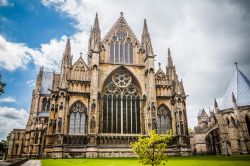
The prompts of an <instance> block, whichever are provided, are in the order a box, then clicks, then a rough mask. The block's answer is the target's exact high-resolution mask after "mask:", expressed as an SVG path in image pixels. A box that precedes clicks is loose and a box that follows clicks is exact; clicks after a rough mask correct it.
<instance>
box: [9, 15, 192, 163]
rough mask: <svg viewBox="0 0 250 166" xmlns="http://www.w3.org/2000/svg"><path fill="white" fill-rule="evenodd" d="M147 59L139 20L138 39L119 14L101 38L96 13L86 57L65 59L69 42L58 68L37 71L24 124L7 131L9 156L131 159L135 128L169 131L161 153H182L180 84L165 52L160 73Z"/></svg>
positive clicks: (149, 52)
mask: <svg viewBox="0 0 250 166" xmlns="http://www.w3.org/2000/svg"><path fill="white" fill-rule="evenodd" d="M154 61H155V55H154V53H153V47H152V45H151V39H150V35H149V32H148V28H147V23H146V20H145V21H144V28H143V33H142V39H141V41H139V40H138V39H137V38H136V36H135V35H134V33H133V31H132V30H131V28H130V27H129V26H128V24H127V22H126V20H125V19H124V17H123V14H122V13H121V16H120V17H119V19H118V20H117V22H116V23H115V24H114V26H113V27H112V28H111V30H110V31H109V32H108V34H107V35H106V36H105V37H104V38H102V39H101V32H100V28H99V21H98V17H97V15H96V18H95V21H94V25H93V28H92V29H91V33H90V38H89V48H88V62H87V63H85V61H84V60H83V58H82V56H80V57H79V59H78V60H77V61H76V62H75V63H74V64H72V55H71V46H70V40H68V41H67V44H66V47H65V51H64V54H63V59H62V64H61V71H60V73H59V74H57V73H55V72H47V71H44V69H43V68H41V69H40V72H39V74H38V76H37V82H36V87H35V89H34V91H33V94H32V102H31V109H30V116H29V120H28V122H27V126H26V129H24V130H20V131H19V130H13V131H12V139H11V143H10V147H9V153H8V155H9V157H15V156H16V155H18V156H42V157H51V158H68V157H131V156H134V153H133V152H132V150H131V146H130V143H131V142H133V141H136V140H137V138H138V134H142V135H145V136H147V135H148V134H149V131H150V130H157V132H158V133H159V134H162V133H165V132H166V131H167V130H169V129H172V130H173V133H174V140H173V141H172V143H171V145H170V146H169V149H168V150H167V152H168V153H169V154H173V155H188V154H189V153H190V144H189V136H188V125H187V115H186V95H185V91H184V87H183V83H182V81H179V79H178V76H177V74H176V71H175V66H174V64H173V61H172V57H171V52H170V50H168V65H167V67H166V71H165V72H164V71H163V70H162V69H161V68H159V70H158V71H155V66H154ZM18 133H22V137H16V135H18ZM17 144H18V147H19V150H18V151H17V150H16V146H17Z"/></svg>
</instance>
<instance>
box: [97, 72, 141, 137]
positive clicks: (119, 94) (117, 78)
mask: <svg viewBox="0 0 250 166" xmlns="http://www.w3.org/2000/svg"><path fill="white" fill-rule="evenodd" d="M102 115H103V116H102V118H103V119H102V120H103V124H102V132H103V133H124V134H131V133H133V134H136V133H140V132H141V127H140V94H139V90H138V88H137V87H136V85H135V83H134V82H133V80H132V77H131V75H130V74H129V73H127V72H124V71H123V70H120V71H117V72H116V73H115V74H114V75H113V76H112V78H111V79H110V81H109V82H108V83H107V85H106V86H105V87H104V92H103V113H102Z"/></svg>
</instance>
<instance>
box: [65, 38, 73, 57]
mask: <svg viewBox="0 0 250 166" xmlns="http://www.w3.org/2000/svg"><path fill="white" fill-rule="evenodd" d="M70 54H71V46H70V39H69V38H68V39H67V43H66V47H65V50H64V56H65V55H70Z"/></svg>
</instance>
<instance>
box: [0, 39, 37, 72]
mask: <svg viewBox="0 0 250 166" xmlns="http://www.w3.org/2000/svg"><path fill="white" fill-rule="evenodd" d="M31 53H34V51H33V50H32V49H30V48H28V47H27V46H25V44H23V43H12V42H8V41H7V40H6V39H5V38H4V37H3V36H1V35H0V56H1V58H0V67H1V68H5V69H7V70H10V71H12V70H15V69H16V68H24V67H25V66H26V65H27V64H28V62H29V61H30V60H31Z"/></svg>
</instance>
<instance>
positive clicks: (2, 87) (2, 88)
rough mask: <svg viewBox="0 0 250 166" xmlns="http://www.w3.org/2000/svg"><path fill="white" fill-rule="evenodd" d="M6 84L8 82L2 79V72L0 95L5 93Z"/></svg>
mask: <svg viewBox="0 0 250 166" xmlns="http://www.w3.org/2000/svg"><path fill="white" fill-rule="evenodd" d="M5 86H6V84H5V83H3V82H2V81H1V73H0V96H1V95H2V94H3V93H4V87H5Z"/></svg>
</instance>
